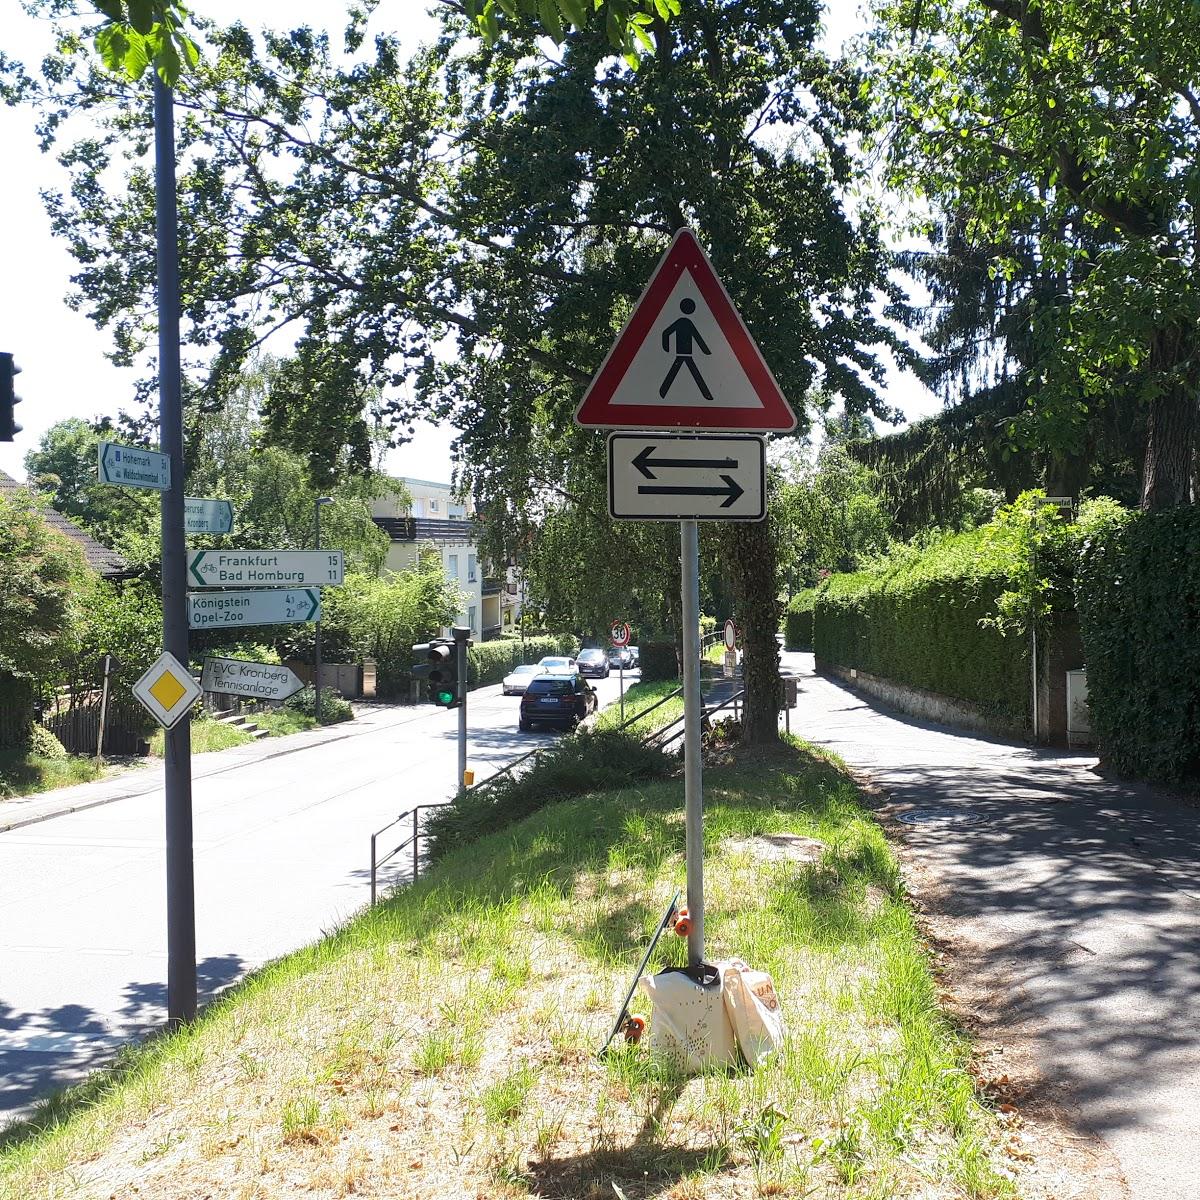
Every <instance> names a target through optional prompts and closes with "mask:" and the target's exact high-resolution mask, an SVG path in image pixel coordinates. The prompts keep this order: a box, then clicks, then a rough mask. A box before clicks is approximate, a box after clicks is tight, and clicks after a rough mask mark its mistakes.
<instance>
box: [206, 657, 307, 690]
mask: <svg viewBox="0 0 1200 1200" xmlns="http://www.w3.org/2000/svg"><path fill="white" fill-rule="evenodd" d="M200 686H201V687H202V688H203V689H204V690H205V691H206V692H225V693H227V694H228V695H231V696H251V697H253V698H254V699H256V700H286V699H287V698H288V697H289V696H294V695H295V694H296V693H297V692H298V691H300V690H301V689H302V688H303V687H304V683H303V681H302V680H301V679H300V678H299V677H298V676H297V675H296V673H295V672H294V671H291V670H289V669H288V668H287V667H281V666H279V665H278V664H275V665H272V664H271V663H256V662H246V661H245V660H244V659H241V658H206V659H205V660H204V674H203V675H202V676H201V678H200Z"/></svg>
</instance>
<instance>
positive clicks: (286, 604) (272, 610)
mask: <svg viewBox="0 0 1200 1200" xmlns="http://www.w3.org/2000/svg"><path fill="white" fill-rule="evenodd" d="M320 618H321V593H320V592H319V591H317V589H316V588H287V589H283V590H280V591H261V592H189V593H188V628H189V629H213V628H216V627H217V626H221V627H226V626H230V625H291V624H296V623H299V624H301V625H304V624H307V623H308V622H309V621H318V620H320Z"/></svg>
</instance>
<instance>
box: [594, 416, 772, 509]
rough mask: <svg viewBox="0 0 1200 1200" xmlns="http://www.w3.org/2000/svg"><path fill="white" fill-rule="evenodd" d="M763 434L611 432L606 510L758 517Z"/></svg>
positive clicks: (762, 500)
mask: <svg viewBox="0 0 1200 1200" xmlns="http://www.w3.org/2000/svg"><path fill="white" fill-rule="evenodd" d="M766 461H767V456H766V451H765V449H764V447H763V441H762V438H758V437H746V436H744V435H737V434H726V435H721V436H717V435H709V434H679V433H653V434H651V433H614V434H612V435H610V437H609V439H608V511H609V513H610V514H611V515H612V516H613V517H614V518H617V519H622V518H624V519H630V520H637V521H685V520H697V521H761V520H762V519H763V517H765V516H766V512H767V510H766V501H767V488H766Z"/></svg>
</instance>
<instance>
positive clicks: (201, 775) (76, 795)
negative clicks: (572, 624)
mask: <svg viewBox="0 0 1200 1200" xmlns="http://www.w3.org/2000/svg"><path fill="white" fill-rule="evenodd" d="M397 714H400V715H399V716H398V715H397ZM405 714H407V715H405ZM420 715H421V710H419V709H416V708H407V709H405V708H402V707H400V706H396V707H392V706H385V705H379V706H375V705H372V706H369V707H363V708H360V709H356V712H355V719H354V720H353V721H345V722H342V723H341V724H338V725H326V726H324V727H323V728H321V729H306V730H304V731H303V732H302V733H292V734H288V735H287V737H277V738H263V739H262V740H261V741H257V742H251V743H249V744H248V745H245V746H234V747H233V748H232V749H229V750H217V751H214V752H212V753H209V754H197V755H194V756H193V758H192V778H193V779H205V778H207V777H208V776H210V775H220V774H222V773H223V772H225V771H236V770H237V769H238V768H239V767H243V766H245V765H246V764H247V763H257V762H265V761H266V760H268V759H272V758H279V757H281V756H282V755H285V754H295V753H296V752H297V751H298V750H307V749H309V748H311V747H313V746H323V745H325V744H326V743H328V742H340V741H342V740H343V739H344V738H349V737H360V736H362V735H363V734H367V733H372V732H374V731H375V730H377V729H378V728H379V727H380V726H381V725H386V724H403V723H404V720H405V719H410V720H415V719H416V718H417V717H419V716H420ZM162 787H163V762H162V759H160V758H148V759H146V760H145V761H144V765H141V764H139V765H136V766H133V767H131V768H130V769H129V770H125V771H118V772H117V773H115V774H113V775H111V776H110V777H109V778H107V779H97V780H95V781H93V782H91V783H77V784H75V785H73V786H72V787H65V788H56V789H55V790H54V791H51V792H38V793H36V794H34V795H32V796H17V797H15V798H14V799H11V800H0V833H6V832H7V831H8V830H10V829H20V828H21V827H22V826H25V825H35V824H37V822H39V821H49V820H50V819H51V818H53V817H61V816H62V815H63V814H65V813H73V812H82V811H83V810H85V809H88V808H95V807H96V806H97V805H100V804H111V803H112V802H113V801H114V800H126V799H128V798H130V797H131V796H144V795H146V794H147V793H148V792H154V791H159V790H161V789H162Z"/></svg>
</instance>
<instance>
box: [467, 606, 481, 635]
mask: <svg viewBox="0 0 1200 1200" xmlns="http://www.w3.org/2000/svg"><path fill="white" fill-rule="evenodd" d="M467 624H468V625H469V626H470V627H471V632H472V633H474V632H475V631H476V630H477V629H478V626H477V625H476V624H475V605H473V604H472V605H471V607H470V608H468V609H467Z"/></svg>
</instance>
